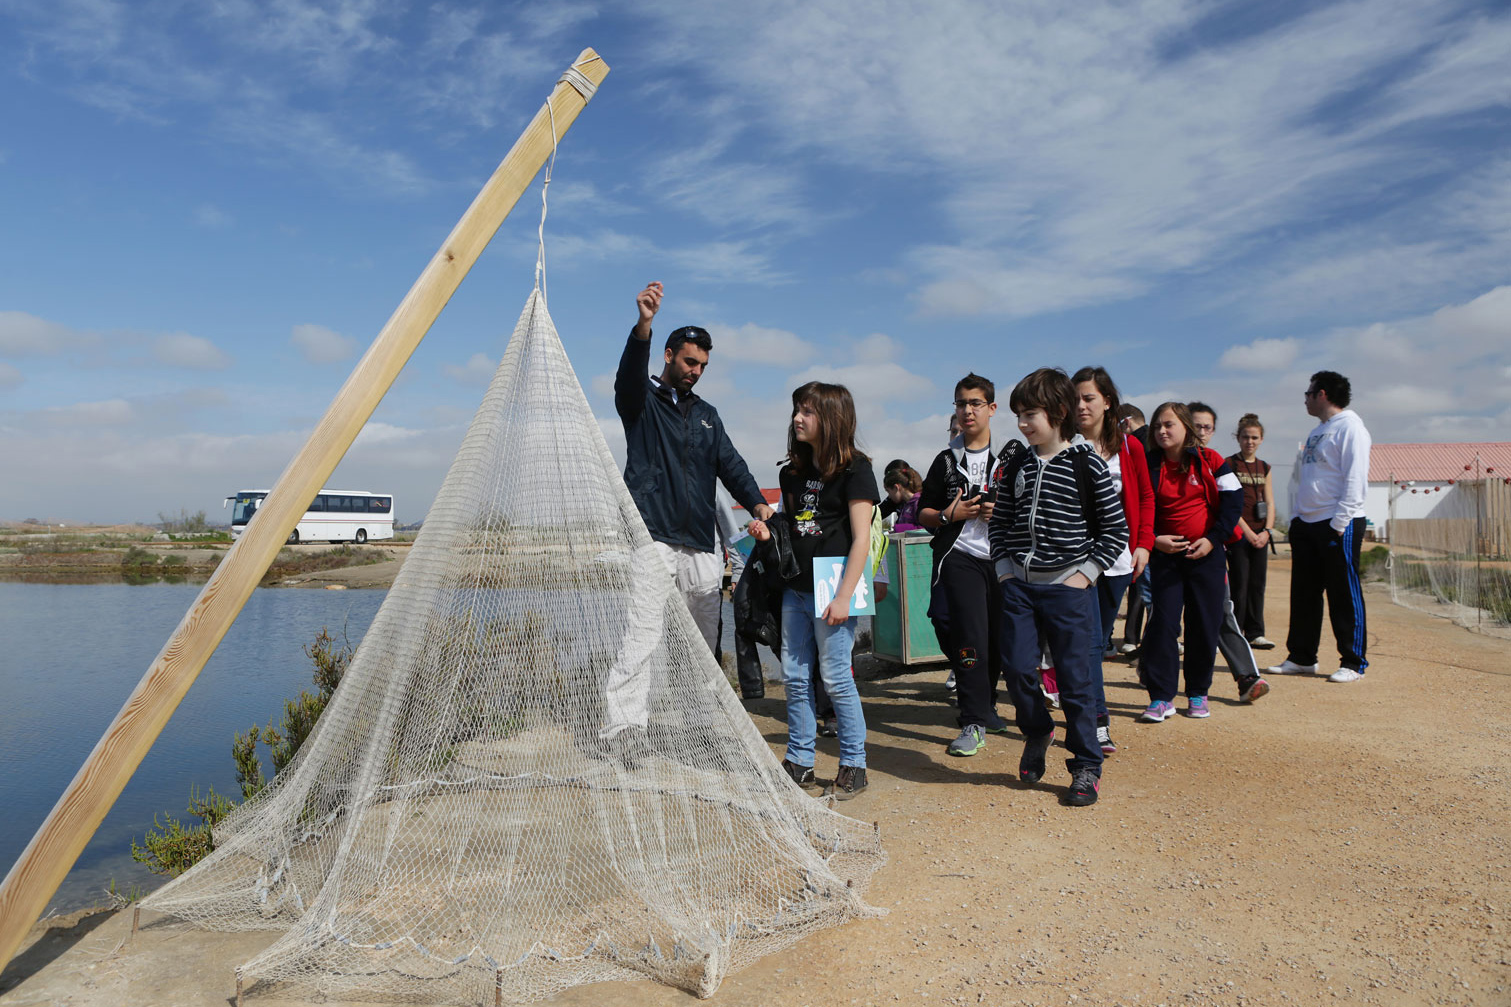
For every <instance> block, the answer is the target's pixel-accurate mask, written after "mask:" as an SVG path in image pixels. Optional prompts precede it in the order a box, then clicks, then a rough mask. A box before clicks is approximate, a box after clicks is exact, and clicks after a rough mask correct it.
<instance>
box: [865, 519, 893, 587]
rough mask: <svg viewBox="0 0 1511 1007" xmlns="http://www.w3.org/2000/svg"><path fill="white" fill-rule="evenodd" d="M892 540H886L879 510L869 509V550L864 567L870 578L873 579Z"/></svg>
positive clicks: (885, 530)
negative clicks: (867, 570)
mask: <svg viewBox="0 0 1511 1007" xmlns="http://www.w3.org/2000/svg"><path fill="white" fill-rule="evenodd" d="M891 544H892V540H891V539H889V538H887V526H886V525H885V524H883V523H882V520H881V508H879V507H872V508H871V549H870V551H869V552H867V553H866V565H867V566H868V567H869V568H870V570H871V577H872V578H873V579H875V577H876V568H877V567H879V566H881V560H882V557H883V556H885V555H886V554H887V547H888V546H889V545H891Z"/></svg>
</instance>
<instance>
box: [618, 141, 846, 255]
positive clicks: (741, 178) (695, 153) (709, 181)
mask: <svg viewBox="0 0 1511 1007" xmlns="http://www.w3.org/2000/svg"><path fill="white" fill-rule="evenodd" d="M716 132H717V134H718V135H717V136H714V137H706V138H705V139H704V141H703V143H702V144H701V145H700V146H698V147H696V148H693V149H688V150H678V151H673V152H671V153H669V154H667V155H665V156H664V157H662V158H661V160H660V161H659V162H658V163H657V164H655V165H654V166H653V167H652V168H651V169H650V170H649V171H648V172H647V178H646V187H647V189H648V190H649V191H651V192H654V193H655V195H656V198H657V199H658V200H660V201H661V202H663V203H666V204H667V205H669V206H673V207H677V208H679V209H683V210H687V211H689V212H691V213H695V214H697V215H698V216H700V217H702V218H703V219H704V220H706V221H708V222H709V223H710V224H713V225H715V226H716V227H721V228H731V227H751V228H761V227H769V226H773V225H776V226H781V227H782V228H784V229H785V230H786V231H787V232H788V234H789V235H791V234H800V233H805V232H807V231H809V230H811V229H812V228H813V226H814V225H815V224H816V223H817V222H818V220H819V219H820V215H819V213H818V212H817V211H816V210H814V209H812V208H810V207H809V206H808V205H807V203H806V202H805V200H804V198H803V194H802V181H801V177H800V175H799V173H798V171H797V169H796V166H795V165H793V164H790V163H788V164H778V163H770V162H766V163H753V162H747V161H740V160H733V159H730V157H729V156H727V155H729V154H730V150H731V147H732V145H733V141H734V139H735V132H736V131H735V130H733V129H731V128H729V127H727V126H726V127H724V128H722V129H719V130H717V131H716Z"/></svg>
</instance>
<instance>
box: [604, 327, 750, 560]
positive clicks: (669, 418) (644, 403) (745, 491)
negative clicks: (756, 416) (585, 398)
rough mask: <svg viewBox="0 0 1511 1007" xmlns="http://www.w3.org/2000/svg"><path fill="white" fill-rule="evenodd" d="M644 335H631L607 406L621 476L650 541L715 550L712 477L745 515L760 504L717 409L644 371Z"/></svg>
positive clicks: (646, 362) (647, 348) (647, 354)
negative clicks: (620, 443) (617, 432)
mask: <svg viewBox="0 0 1511 1007" xmlns="http://www.w3.org/2000/svg"><path fill="white" fill-rule="evenodd" d="M650 357H651V343H650V340H649V339H636V338H635V337H634V336H633V335H631V336H630V338H629V342H628V343H626V344H625V347H624V354H623V355H622V356H621V357H620V358H619V371H618V373H617V374H615V375H614V409H615V410H616V411H617V412H618V413H619V419H620V420H621V421H623V423H624V440H625V452H624V453H625V464H624V481H625V484H626V485H627V486H628V487H629V490H630V496H631V497H632V498H633V499H634V501H635V506H636V507H637V508H639V510H640V517H641V519H642V520H644V521H645V527H646V530H647V531H649V532H650V533H651V538H653V539H655V540H656V541H657V542H665V543H667V544H668V545H681V546H688V547H689V548H692V549H696V550H698V551H699V552H713V551H714V480H715V479H717V480H718V481H719V482H722V483H723V484H724V487H725V489H727V490H729V493H730V495H731V496H733V497H734V498H735V499H736V500H737V501H739V502H740V503H741V504H742V505H743V506H744V507H745V509H746V510H748V511H750V512H752V514H753V513H754V511H755V508H756V506H757V505H759V504H763V503H765V502H766V498H765V497H763V496H761V487H760V486H759V485H758V484H757V483H756V481H755V477H754V476H752V475H751V474H750V469H749V468H747V467H746V465H745V459H743V458H741V457H740V453H739V452H738V451H736V450H735V446H734V444H732V443H730V440H729V435H728V434H727V433H725V432H724V422H723V421H722V420H720V419H719V412H718V410H716V409H715V408H714V407H713V406H711V405H709V404H708V403H707V402H705V401H703V400H702V399H701V398H699V397H698V396H697V395H694V394H693V393H691V392H689V393H688V394H686V395H681V396H678V399H679V401H677V402H673V401H672V395H671V389H669V388H661V387H658V386H657V384H656V383H654V382H652V381H651V379H650V378H649V377H648V376H647V373H646V371H647V368H648V366H649V363H650Z"/></svg>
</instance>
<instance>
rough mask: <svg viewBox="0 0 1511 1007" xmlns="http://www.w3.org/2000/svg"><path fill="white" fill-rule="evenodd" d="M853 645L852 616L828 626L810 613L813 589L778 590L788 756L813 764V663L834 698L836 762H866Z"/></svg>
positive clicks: (815, 732)
mask: <svg viewBox="0 0 1511 1007" xmlns="http://www.w3.org/2000/svg"><path fill="white" fill-rule="evenodd" d="M854 648H855V618H854V617H853V616H852V617H851V618H849V619H846V620H845V621H844V622H842V623H840V624H839V625H838V626H831V625H829V624H828V623H827V622H825V621H824V620H823V619H820V618H817V617H816V616H814V614H813V592H811V591H791V590H789V591H786V592H784V593H783V595H782V674H783V675H784V676H785V677H786V679H787V761H788V762H790V763H792V764H793V765H796V766H808V767H811V766H812V765H813V746H814V743H815V741H816V740H817V737H818V719H817V715H816V713H815V710H814V696H813V687H812V680H813V665H814V663H815V662H817V664H818V673H819V677H820V678H821V679H822V680H823V683H824V689H825V691H827V692H828V693H829V699H830V701H832V702H833V703H834V716H835V718H836V719H837V720H838V721H839V764H840V765H842V766H855V767H857V768H863V767H864V766H865V764H866V715H865V713H864V712H863V711H862V710H861V708H860V692H859V691H858V690H857V689H856V688H855V676H853V675H851V674H850V662H851V657H852V652H853V651H854Z"/></svg>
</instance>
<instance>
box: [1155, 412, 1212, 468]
mask: <svg viewBox="0 0 1511 1007" xmlns="http://www.w3.org/2000/svg"><path fill="white" fill-rule="evenodd" d="M1167 409H1168V410H1169V411H1170V412H1172V413H1174V414H1175V418H1176V419H1177V420H1179V421H1180V425H1181V426H1182V427H1184V428H1185V431H1186V439H1185V440H1184V441H1182V442H1181V446H1180V470H1181V471H1182V472H1184V471H1186V470H1187V469H1189V468H1190V467H1191V461H1190V457H1191V456H1190V451H1191V449H1192V448H1197V449H1200V448H1201V438H1200V437H1198V436H1196V423H1195V421H1194V420H1192V419H1191V410H1189V409H1187V408H1186V404H1185V403H1184V402H1161V403H1160V404H1159V408H1157V409H1155V410H1154V412H1152V413H1150V414H1149V426H1150V428H1151V429H1150V432H1149V437H1150V439H1151V440H1153V438H1154V431H1153V429H1152V428H1153V426H1154V424H1156V423H1158V422H1159V417H1160V413H1163V412H1164V411H1166V410H1167ZM1160 453H1161V454H1164V449H1163V448H1161V449H1160Z"/></svg>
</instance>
